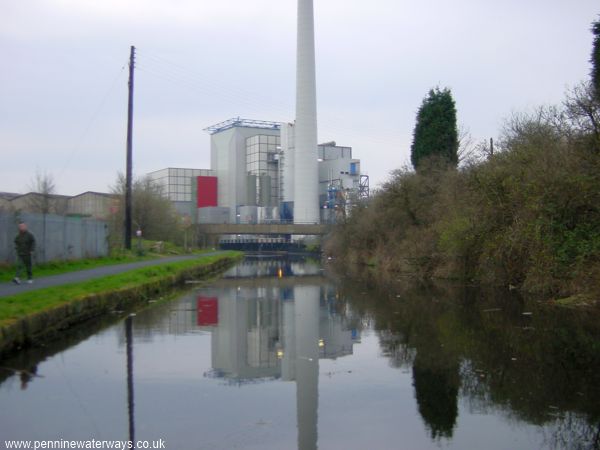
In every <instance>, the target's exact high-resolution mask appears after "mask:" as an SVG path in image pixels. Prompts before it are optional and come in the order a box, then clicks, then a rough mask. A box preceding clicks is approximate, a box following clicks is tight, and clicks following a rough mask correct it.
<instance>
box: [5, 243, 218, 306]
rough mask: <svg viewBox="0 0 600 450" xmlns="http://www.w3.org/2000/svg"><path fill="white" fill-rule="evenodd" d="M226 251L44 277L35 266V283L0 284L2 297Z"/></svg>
mask: <svg viewBox="0 0 600 450" xmlns="http://www.w3.org/2000/svg"><path fill="white" fill-rule="evenodd" d="M220 253H224V252H218V251H216V252H209V253H202V254H200V255H184V256H171V257H168V258H159V259H151V260H148V261H138V262H134V263H124V264H115V265H111V266H103V267H96V268H94V269H86V270H80V271H77V272H67V273H61V274H59V275H51V276H47V277H42V278H35V267H34V272H33V277H34V278H33V284H27V283H26V282H25V281H24V280H21V282H22V284H20V285H17V284H14V283H13V282H12V281H11V282H8V283H6V282H5V283H1V284H0V297H6V296H8V295H15V294H20V293H23V292H31V291H35V290H38V289H44V288H48V287H54V286H62V285H66V284H72V283H80V282H82V281H87V280H92V279H94V278H101V277H106V276H109V275H116V274H119V273H123V272H128V271H130V270H135V269H141V268H142V267H151V266H159V265H161V264H167V263H172V262H178V261H186V260H188V259H195V258H199V257H202V256H213V255H218V254H220Z"/></svg>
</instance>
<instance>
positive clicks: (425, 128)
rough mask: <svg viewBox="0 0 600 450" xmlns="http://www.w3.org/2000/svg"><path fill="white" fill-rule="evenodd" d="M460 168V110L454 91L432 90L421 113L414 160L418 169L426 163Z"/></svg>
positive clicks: (420, 109) (414, 135) (413, 145)
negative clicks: (428, 161)
mask: <svg viewBox="0 0 600 450" xmlns="http://www.w3.org/2000/svg"><path fill="white" fill-rule="evenodd" d="M436 157H437V158H440V159H441V160H442V161H443V162H444V163H446V164H450V165H452V166H456V165H457V164H458V127H457V124H456V106H455V103H454V99H453V98H452V93H451V92H450V89H448V88H445V89H444V90H440V89H439V88H435V89H431V90H430V91H429V94H428V95H427V97H425V98H424V99H423V103H422V104H421V107H420V108H419V111H418V112H417V123H416V125H415V129H414V132H413V143H412V145H411V155H410V159H411V162H412V164H413V166H414V168H415V169H418V168H419V166H420V165H421V164H422V162H423V161H424V160H426V159H432V158H436Z"/></svg>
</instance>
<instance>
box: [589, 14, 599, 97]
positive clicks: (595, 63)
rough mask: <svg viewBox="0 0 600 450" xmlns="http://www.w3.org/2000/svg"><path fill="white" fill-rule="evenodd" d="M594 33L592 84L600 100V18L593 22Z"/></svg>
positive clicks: (591, 60)
mask: <svg viewBox="0 0 600 450" xmlns="http://www.w3.org/2000/svg"><path fill="white" fill-rule="evenodd" d="M592 34H593V35H594V43H593V46H592V57H591V59H590V62H591V63H592V73H591V75H592V86H593V89H594V94H595V98H596V100H597V101H600V19H598V20H596V21H595V22H593V23H592Z"/></svg>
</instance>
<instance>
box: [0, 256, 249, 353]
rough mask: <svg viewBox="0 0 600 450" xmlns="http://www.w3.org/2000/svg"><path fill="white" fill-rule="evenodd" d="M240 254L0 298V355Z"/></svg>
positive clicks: (200, 275)
mask: <svg viewBox="0 0 600 450" xmlns="http://www.w3.org/2000/svg"><path fill="white" fill-rule="evenodd" d="M241 256H242V255H241V253H238V252H222V253H219V254H216V255H211V256H200V257H199V258H194V259H186V260H183V261H177V262H169V263H165V264H160V265H153V266H150V267H144V268H139V269H135V270H129V271H124V272H122V273H118V274H113V275H110V276H105V277H101V278H95V279H89V280H86V281H80V282H77V283H72V284H64V285H58V286H54V287H49V288H45V289H39V290H36V291H32V292H23V293H19V294H15V295H10V296H4V297H0V358H1V357H3V356H5V355H6V354H8V353H10V352H11V351H14V350H17V349H20V348H22V347H25V346H32V345H33V346H35V345H40V344H43V343H44V342H46V341H48V340H49V339H52V338H53V337H56V336H57V335H58V334H59V333H60V332H61V331H63V330H65V329H67V328H69V327H71V326H73V325H76V324H79V323H82V322H84V321H86V320H89V319H91V318H94V317H98V316H101V315H103V314H106V313H109V312H111V311H114V310H123V309H129V308H132V307H134V306H135V305H136V304H139V303H140V302H145V301H147V300H148V299H150V298H152V297H156V296H159V295H161V294H164V293H165V292H167V291H169V290H170V289H172V288H174V287H176V286H180V285H182V284H183V283H185V282H186V281H187V280H190V279H194V280H206V279H209V278H211V277H212V276H214V275H216V274H217V273H220V272H222V271H223V270H224V269H226V268H228V267H230V266H231V265H232V264H233V263H234V262H236V261H238V260H239V259H240V258H241Z"/></svg>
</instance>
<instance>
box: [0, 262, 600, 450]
mask: <svg viewBox="0 0 600 450" xmlns="http://www.w3.org/2000/svg"><path fill="white" fill-rule="evenodd" d="M338 273H339V271H338ZM599 318H600V317H599V316H598V314H596V313H592V312H590V311H588V310H574V309H557V308H549V307H547V306H544V305H541V304H538V303H535V302H527V301H524V300H522V299H520V298H518V297H515V296H509V295H508V294H507V293H505V292H497V291H482V290H477V289H471V288H466V287H462V286H456V285H436V286H426V287H424V286H419V287H416V286H410V285H407V283H405V282H402V281H398V282H396V283H394V284H384V283H381V282H377V281H374V280H373V279H369V278H368V277H365V278H363V279H358V278H356V277H355V278H351V277H348V276H345V275H344V274H343V271H342V274H341V275H331V274H330V270H329V268H327V267H325V268H324V267H322V266H321V265H320V264H319V263H318V262H311V261H304V260H289V259H277V258H273V259H265V258H250V259H246V260H245V261H243V262H241V263H239V264H238V265H237V266H236V267H234V268H232V269H231V270H229V271H228V272H227V273H226V274H225V275H224V277H223V278H221V279H220V280H218V281H216V282H214V283H212V284H211V285H209V286H205V285H192V289H191V290H189V291H186V292H184V293H182V294H181V295H180V296H179V297H178V298H176V299H175V300H170V301H165V300H162V301H161V300H160V299H157V301H152V302H151V303H150V304H149V305H148V306H147V307H146V308H144V309H142V310H139V311H135V312H119V311H117V312H115V314H114V315H112V316H110V317H106V318H102V319H101V320H96V321H93V322H90V323H87V324H85V326H81V327H78V328H77V329H74V330H71V331H69V332H68V333H65V335H64V338H63V339H62V340H58V341H53V342H50V343H48V345H47V346H46V347H44V348H33V349H28V350H24V351H21V352H20V353H18V354H16V355H15V356H14V357H12V358H9V359H6V360H4V361H0V405H1V408H0V440H1V441H0V443H1V444H0V445H4V446H6V442H5V441H7V440H27V441H36V440H37V441H58V442H57V443H58V444H61V443H62V444H64V443H65V441H74V440H82V441H90V440H92V439H95V440H96V441H116V440H118V441H124V440H125V441H126V440H132V441H134V442H137V441H145V442H141V443H146V444H147V445H149V446H150V448H152V445H154V444H158V443H160V442H164V444H165V448H167V449H186V450H189V449H238V448H239V449H296V448H298V449H316V448H320V449H408V450H413V449H438V448H451V449H512V450H515V449H542V448H543V449H546V448H547V449H563V448H564V449H599V448H600V375H599V372H600V370H599V369H600V321H599V320H598V319H599ZM47 448H52V447H47ZM55 448H68V447H55ZM98 448H100V447H98ZM116 448H118V447H116Z"/></svg>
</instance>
